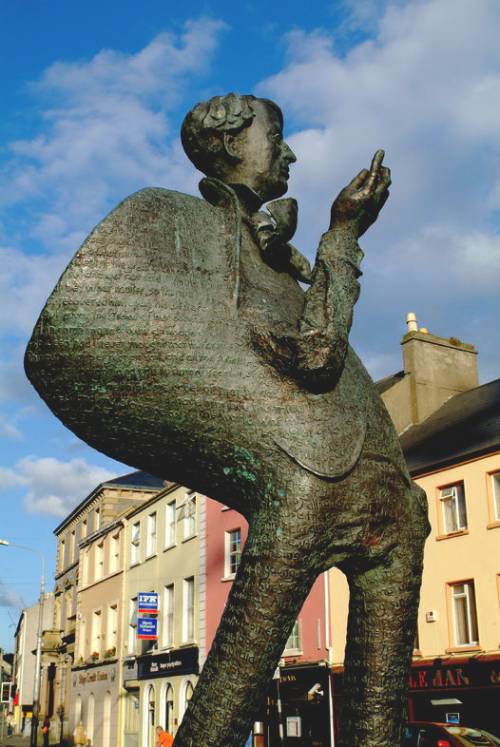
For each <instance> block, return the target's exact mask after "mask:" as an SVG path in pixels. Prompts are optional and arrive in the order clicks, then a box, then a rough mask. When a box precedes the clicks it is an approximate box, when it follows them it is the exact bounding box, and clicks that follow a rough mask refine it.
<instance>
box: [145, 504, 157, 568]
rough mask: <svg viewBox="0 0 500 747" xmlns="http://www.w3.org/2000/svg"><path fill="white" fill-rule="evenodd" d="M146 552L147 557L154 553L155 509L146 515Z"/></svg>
mask: <svg viewBox="0 0 500 747" xmlns="http://www.w3.org/2000/svg"><path fill="white" fill-rule="evenodd" d="M146 552H147V557H148V558H150V557H151V556H152V555H154V554H155V553H156V511H154V512H153V513H152V514H149V516H148V522H147V537H146Z"/></svg>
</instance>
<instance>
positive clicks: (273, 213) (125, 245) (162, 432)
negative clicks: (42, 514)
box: [26, 94, 428, 747]
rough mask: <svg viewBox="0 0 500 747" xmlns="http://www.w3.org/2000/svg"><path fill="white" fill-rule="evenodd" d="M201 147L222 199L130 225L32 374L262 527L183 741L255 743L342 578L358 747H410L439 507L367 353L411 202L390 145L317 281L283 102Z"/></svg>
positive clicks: (63, 412) (66, 310)
mask: <svg viewBox="0 0 500 747" xmlns="http://www.w3.org/2000/svg"><path fill="white" fill-rule="evenodd" d="M182 141H183V145H184V148H185V150H186V152H187V154H188V156H189V158H190V159H191V160H192V161H193V163H194V164H195V166H197V167H198V168H199V169H201V170H202V171H203V172H204V173H205V174H206V175H207V177H206V178H205V179H203V180H202V182H201V184H200V188H201V192H202V194H203V196H204V198H205V200H200V199H199V198H195V197H191V196H188V195H184V194H180V193H178V192H172V191H168V190H165V189H145V190H143V191H141V192H138V193H136V194H134V195H132V196H131V197H129V198H127V199H126V200H125V201H124V202H122V203H121V204H120V205H119V206H118V207H117V208H116V209H115V210H114V211H113V212H112V213H110V215H109V216H108V217H107V218H105V219H104V221H103V222H102V223H100V224H99V225H98V226H97V228H95V230H94V231H93V232H92V233H91V235H90V236H89V237H88V239H87V240H86V241H85V243H84V244H83V246H82V247H81V248H80V250H79V251H78V252H77V254H76V255H75V257H74V258H73V260H72V261H71V263H70V264H69V266H68V268H67V269H66V271H65V272H64V274H63V276H62V277H61V279H60V281H59V283H58V285H57V287H56V289H55V290H54V292H53V294H52V296H51V297H50V298H49V300H48V302H47V305H46V306H45V308H44V310H43V312H42V314H41V316H40V319H39V321H38V323H37V326H36V328H35V331H34V333H33V337H32V339H31V342H30V344H29V347H28V351H27V354H26V371H27V373H28V376H29V378H30V379H31V381H32V382H33V384H34V385H35V387H36V388H37V390H38V391H39V393H40V394H41V396H42V397H43V398H44V399H45V401H46V402H47V404H48V405H49V407H51V408H52V410H53V411H54V412H55V413H56V414H57V416H58V417H59V418H60V419H61V420H62V421H63V422H64V423H65V424H66V425H67V426H68V427H69V428H71V430H73V431H74V432H75V433H76V434H77V435H78V436H80V437H81V438H83V439H84V440H85V441H87V442H88V443H89V444H91V445H92V446H93V447H95V448H97V449H100V450H101V451H103V452H104V453H106V454H108V455H109V456H111V457H113V458H115V459H118V460H120V461H123V462H126V463H127V464H130V465H133V466H134V467H136V468H138V469H143V470H146V471H149V472H151V473H153V474H155V475H158V476H161V477H164V478H168V479H169V480H175V481H177V482H179V483H181V484H184V485H188V486H190V487H191V488H194V489H196V490H198V491H201V492H202V493H205V494H206V495H210V496H211V497H213V498H216V499H217V500H219V501H221V502H222V503H224V504H227V505H228V506H231V507H233V508H235V509H237V510H238V511H240V512H241V513H242V514H243V515H244V516H245V517H246V519H247V520H248V523H249V537H248V541H247V544H246V547H245V551H244V554H243V557H242V561H241V565H240V568H239V570H238V574H237V577H236V580H235V582H234V585H233V589H232V592H231V595H230V599H229V602H228V605H227V607H226V610H225V613H224V615H223V618H222V620H221V623H220V626H219V629H218V632H217V636H216V639H215V641H214V644H213V646H212V649H211V651H210V653H209V656H208V658H207V661H206V664H205V666H204V669H203V672H202V674H201V677H200V680H199V683H198V685H197V687H196V690H195V693H194V696H193V699H192V701H191V703H190V705H189V709H188V711H187V714H186V716H185V718H184V720H183V722H182V725H181V727H180V729H179V731H178V734H177V736H176V740H175V745H176V747H188V746H189V747H241V745H243V744H244V741H245V738H246V737H247V735H248V733H249V731H250V727H251V723H252V721H253V719H254V717H255V714H256V712H257V711H258V708H259V706H260V704H261V701H262V699H263V697H264V695H265V693H266V691H267V687H268V683H269V681H270V678H271V676H272V673H273V671H274V669H275V667H276V664H277V661H278V659H279V658H280V655H281V653H282V651H283V648H284V645H285V642H286V640H287V638H288V635H289V633H290V631H291V628H292V626H293V623H294V621H295V619H296V616H297V614H298V612H299V610H300V608H301V606H302V603H303V601H304V599H305V597H306V596H307V594H308V592H309V590H310V588H311V586H312V584H313V582H314V580H315V578H316V577H317V575H318V574H319V573H321V572H322V571H324V570H326V569H327V568H330V567H331V566H333V565H336V566H338V567H339V568H341V569H342V570H343V571H344V572H345V573H346V575H347V578H348V580H349V585H350V590H351V602H350V613H349V629H348V643H347V651H346V661H345V678H344V682H345V697H344V700H345V706H344V709H343V715H342V736H341V745H343V747H358V746H359V747H361V745H363V747H389V746H393V745H394V746H396V745H399V744H400V742H401V728H402V727H401V723H402V718H403V711H404V703H405V694H406V682H407V675H408V668H409V663H410V658H411V652H412V647H413V640H414V632H415V623H416V612H417V604H418V595H419V587H420V577H421V570H422V553H423V545H424V540H425V537H426V535H427V533H428V522H427V514H426V502H425V497H424V493H423V491H421V490H420V489H419V488H418V487H416V486H415V485H414V484H413V483H412V482H411V480H410V477H409V475H408V472H407V469H406V464H405V461H404V458H403V455H402V453H401V449H400V445H399V441H398V437H397V435H396V433H395V431H394V428H393V426H392V423H391V420H390V418H389V415H388V414H387V411H386V410H385V407H384V405H383V404H382V402H381V400H380V398H379V396H378V395H377V393H376V390H375V388H374V385H373V383H372V381H371V379H370V377H369V375H368V373H367V372H366V370H365V369H364V367H363V365H362V364H361V362H360V361H359V359H358V358H357V356H356V354H355V353H354V351H353V350H352V349H351V348H350V346H349V344H348V336H349V330H350V327H351V322H352V312H353V306H354V304H355V302H356V300H357V298H358V294H359V282H358V280H359V277H360V275H361V272H360V270H359V263H360V261H361V258H362V256H363V254H362V251H361V249H360V248H359V246H358V238H359V237H360V236H361V235H362V234H363V233H364V232H365V231H366V230H367V228H368V227H369V226H370V225H371V224H372V223H373V222H374V221H375V220H376V218H377V216H378V213H379V211H380V210H381V208H382V206H383V204H384V203H385V201H386V199H387V197H388V194H389V192H388V188H389V184H390V174H389V171H388V169H386V168H385V167H384V166H383V165H382V158H383V152H382V151H377V153H376V154H375V157H374V159H373V162H372V165H371V168H370V170H369V171H368V170H366V169H364V170H363V171H361V172H360V173H359V174H358V175H357V176H356V177H355V178H354V179H353V180H352V182H351V183H350V184H349V185H348V186H347V187H346V188H345V189H344V190H342V192H341V193H340V194H339V196H338V197H337V199H336V200H335V201H334V203H333V206H332V211H331V220H330V227H329V229H328V231H327V232H326V233H325V234H323V237H322V239H321V242H320V245H319V248H318V252H317V256H316V262H315V264H314V268H313V269H312V271H311V269H310V267H309V263H308V262H307V260H306V259H305V258H304V257H303V256H302V255H301V254H300V252H298V251H297V249H295V248H294V247H293V246H292V245H291V244H290V243H289V242H290V239H291V237H292V235H293V232H294V230H295V225H296V220H297V208H296V203H295V201H294V200H278V201H277V202H272V203H271V204H270V205H269V206H268V211H267V212H264V211H261V206H262V204H263V203H265V202H267V201H268V200H275V199H276V198H279V197H281V196H282V195H283V194H284V193H285V192H286V190H287V180H288V176H289V166H290V164H291V163H293V162H294V161H295V156H294V154H293V152H292V151H291V150H290V148H289V147H288V145H287V144H286V143H285V142H284V140H283V117H282V113H281V111H280V109H279V108H278V106H276V104H274V103H273V102H271V101H267V100H265V99H258V98H255V97H253V96H238V95H235V94H229V95H228V96H217V97H215V98H213V99H211V100H210V101H208V102H205V103H201V104H198V105H197V106H196V107H195V108H194V109H193V110H192V111H191V112H190V113H189V114H188V115H187V117H186V119H185V121H184V124H183V127H182ZM300 282H303V283H307V284H309V288H308V290H307V292H304V290H303V289H302V287H301V285H300Z"/></svg>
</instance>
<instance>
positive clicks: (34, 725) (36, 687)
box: [0, 539, 45, 747]
mask: <svg viewBox="0 0 500 747" xmlns="http://www.w3.org/2000/svg"><path fill="white" fill-rule="evenodd" d="M0 545H5V546H7V547H17V548H18V549H20V550H26V551H27V552H32V553H34V554H35V555H37V556H38V558H39V560H40V563H41V574H40V601H39V604H38V629H37V635H36V658H35V679H34V682H33V713H32V716H31V737H30V747H36V743H37V734H38V717H39V712H40V703H39V700H40V665H41V660H42V633H43V600H44V596H45V559H44V557H43V555H42V553H41V552H40V551H39V550H35V549H34V548H33V547H26V546H25V545H17V544H15V543H14V542H9V540H5V539H0Z"/></svg>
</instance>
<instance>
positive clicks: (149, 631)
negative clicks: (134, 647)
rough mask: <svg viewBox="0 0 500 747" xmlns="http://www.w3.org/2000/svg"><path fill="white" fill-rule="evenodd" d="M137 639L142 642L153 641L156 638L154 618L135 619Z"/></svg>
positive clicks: (156, 622) (155, 619)
mask: <svg viewBox="0 0 500 747" xmlns="http://www.w3.org/2000/svg"><path fill="white" fill-rule="evenodd" d="M137 638H140V639H141V640H143V641H155V640H156V639H157V638H158V620H157V618H156V617H138V618H137Z"/></svg>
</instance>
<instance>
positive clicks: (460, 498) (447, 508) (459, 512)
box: [440, 482, 467, 534]
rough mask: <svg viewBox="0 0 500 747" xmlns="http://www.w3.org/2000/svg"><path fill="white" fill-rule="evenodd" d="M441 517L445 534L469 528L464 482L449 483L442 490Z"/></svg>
mask: <svg viewBox="0 0 500 747" xmlns="http://www.w3.org/2000/svg"><path fill="white" fill-rule="evenodd" d="M440 503H441V518H442V525H443V530H444V533H445V534H453V533H455V532H460V531H463V530H464V529H467V511H466V507H465V491H464V484H463V482H458V483H456V484H455V485H447V486H446V487H444V488H441V490H440Z"/></svg>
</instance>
